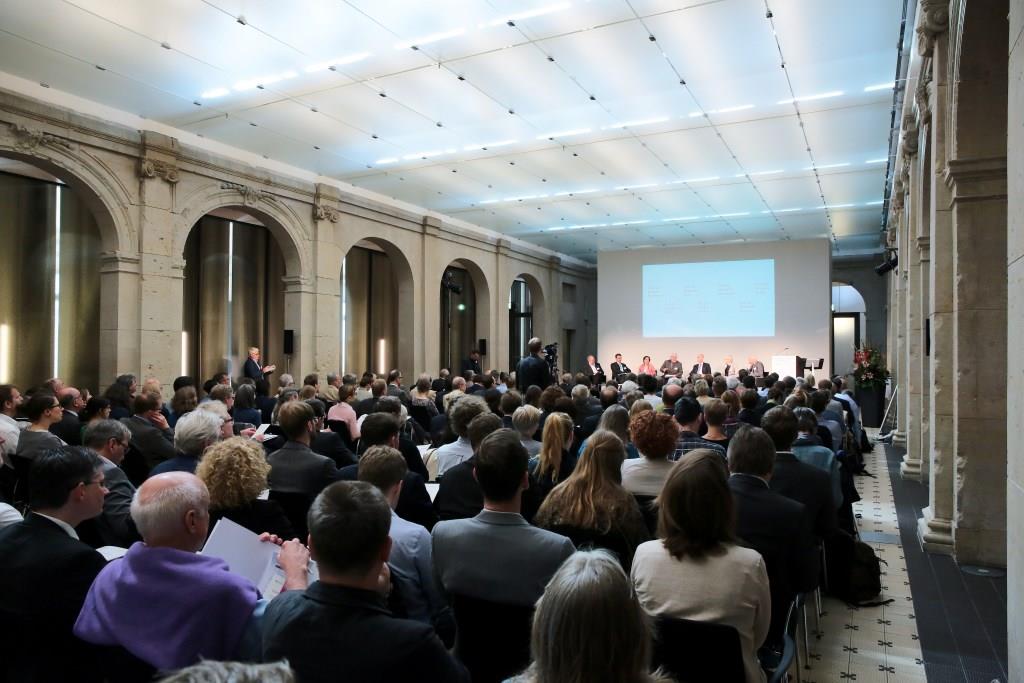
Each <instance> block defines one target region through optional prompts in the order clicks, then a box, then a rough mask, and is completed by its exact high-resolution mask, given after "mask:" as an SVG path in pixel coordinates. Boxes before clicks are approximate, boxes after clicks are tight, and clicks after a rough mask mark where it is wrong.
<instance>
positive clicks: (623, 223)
mask: <svg viewBox="0 0 1024 683" xmlns="http://www.w3.org/2000/svg"><path fill="white" fill-rule="evenodd" d="M642 223H650V221H649V220H645V221H619V222H618V223H609V225H613V226H615V225H640V224H642Z"/></svg>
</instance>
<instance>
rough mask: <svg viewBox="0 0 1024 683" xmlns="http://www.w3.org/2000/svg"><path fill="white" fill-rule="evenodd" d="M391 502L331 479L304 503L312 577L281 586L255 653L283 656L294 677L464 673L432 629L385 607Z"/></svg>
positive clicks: (433, 677) (360, 485)
mask: <svg viewBox="0 0 1024 683" xmlns="http://www.w3.org/2000/svg"><path fill="white" fill-rule="evenodd" d="M390 527H391V508H390V506H389V505H388V502H387V500H386V499H385V498H384V496H383V494H382V493H381V492H380V491H379V490H378V489H377V487H375V486H373V485H372V484H369V483H367V482H348V481H346V482H338V483H336V484H333V485H331V486H330V487H329V488H327V489H326V490H325V491H324V492H323V493H321V494H320V495H319V496H317V498H316V500H315V501H314V502H313V505H312V507H311V508H310V515H309V536H310V543H309V550H310V554H311V555H312V557H313V559H315V560H316V561H317V563H318V564H319V566H320V580H319V581H317V582H315V583H313V585H311V586H310V587H309V588H307V589H306V590H305V591H288V592H286V593H282V594H281V595H279V596H278V597H277V598H275V599H274V600H273V601H271V603H270V605H269V606H268V607H267V610H266V612H265V614H264V616H263V624H262V630H263V654H264V656H265V657H267V658H268V659H274V660H277V659H287V660H288V661H289V663H290V664H291V666H292V668H293V669H294V670H295V672H296V674H297V676H298V677H299V679H301V680H302V681H306V682H308V683H319V682H324V683H326V682H327V681H335V680H337V672H338V671H344V672H345V676H346V678H349V679H351V680H367V681H369V680H381V681H396V682H398V681H441V682H444V683H448V682H452V683H468V681H469V674H468V673H467V672H466V670H465V668H464V667H463V666H462V665H461V664H460V663H459V662H458V661H456V660H455V658H453V657H452V656H451V655H450V654H449V653H448V651H447V650H446V649H445V647H444V645H443V644H442V643H441V641H440V639H438V637H437V635H436V634H435V633H434V630H433V629H432V628H431V627H430V626H428V625H426V624H423V623H421V622H418V621H413V620H411V619H398V618H396V617H394V616H392V614H391V612H390V611H388V609H387V605H386V601H385V596H384V594H383V592H382V591H381V586H387V585H388V584H389V583H390V582H389V578H390V572H389V569H388V567H387V559H388V555H389V554H390V553H391V539H390V537H389V536H388V531H389V529H390Z"/></svg>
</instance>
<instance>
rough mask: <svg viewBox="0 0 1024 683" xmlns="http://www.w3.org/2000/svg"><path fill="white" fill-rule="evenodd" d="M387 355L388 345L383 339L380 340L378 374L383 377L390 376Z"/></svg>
mask: <svg viewBox="0 0 1024 683" xmlns="http://www.w3.org/2000/svg"><path fill="white" fill-rule="evenodd" d="M387 354H388V343H387V342H386V341H385V340H383V339H380V340H378V341H377V355H378V356H380V359H379V360H378V369H377V372H378V374H381V375H386V374H388V355H387Z"/></svg>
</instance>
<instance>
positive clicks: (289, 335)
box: [284, 330, 295, 356]
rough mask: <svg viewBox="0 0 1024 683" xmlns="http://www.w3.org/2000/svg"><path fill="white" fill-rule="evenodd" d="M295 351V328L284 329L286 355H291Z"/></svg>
mask: <svg viewBox="0 0 1024 683" xmlns="http://www.w3.org/2000/svg"><path fill="white" fill-rule="evenodd" d="M293 353H295V330H285V331H284V355H286V356H290V355H292V354H293Z"/></svg>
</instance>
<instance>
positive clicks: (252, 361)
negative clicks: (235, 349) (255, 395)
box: [242, 346, 277, 381]
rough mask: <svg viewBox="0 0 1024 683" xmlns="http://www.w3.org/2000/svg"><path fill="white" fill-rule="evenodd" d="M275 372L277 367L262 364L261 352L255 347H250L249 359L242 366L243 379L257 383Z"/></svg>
mask: <svg viewBox="0 0 1024 683" xmlns="http://www.w3.org/2000/svg"><path fill="white" fill-rule="evenodd" d="M274 370H277V366H276V365H261V364H260V350H259V349H258V348H256V347H255V346H251V347H249V357H248V358H246V359H245V364H244V365H243V366H242V376H243V377H248V378H249V379H251V380H253V381H256V380H258V379H264V378H266V376H267V375H269V374H270V373H272V372H273V371H274Z"/></svg>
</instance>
